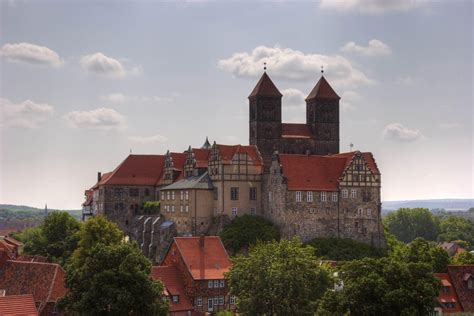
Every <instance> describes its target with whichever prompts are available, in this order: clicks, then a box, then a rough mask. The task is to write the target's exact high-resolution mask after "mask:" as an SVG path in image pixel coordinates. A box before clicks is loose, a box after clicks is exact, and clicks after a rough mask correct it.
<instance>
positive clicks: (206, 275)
mask: <svg viewBox="0 0 474 316" xmlns="http://www.w3.org/2000/svg"><path fill="white" fill-rule="evenodd" d="M201 238H202V240H201ZM200 240H201V241H204V243H203V245H202V244H200ZM173 242H174V243H176V246H177V249H178V251H179V253H180V255H181V257H182V258H183V260H184V263H185V264H186V267H187V269H188V271H189V273H190V274H191V276H192V277H193V279H194V280H215V279H224V273H225V272H228V271H229V269H230V266H231V263H230V259H229V255H228V254H227V251H226V250H225V248H224V245H223V244H222V241H221V239H220V238H219V237H218V236H202V237H175V238H174V240H173Z"/></svg>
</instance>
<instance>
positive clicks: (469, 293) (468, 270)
mask: <svg viewBox="0 0 474 316" xmlns="http://www.w3.org/2000/svg"><path fill="white" fill-rule="evenodd" d="M448 274H449V276H450V278H451V280H452V282H451V283H452V284H453V286H454V288H455V289H456V293H457V295H458V298H459V301H460V302H461V305H462V308H463V310H464V312H474V289H469V288H468V280H467V278H474V264H468V265H460V266H454V265H449V266H448Z"/></svg>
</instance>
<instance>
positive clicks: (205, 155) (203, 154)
mask: <svg viewBox="0 0 474 316" xmlns="http://www.w3.org/2000/svg"><path fill="white" fill-rule="evenodd" d="M192 151H193V154H194V159H196V168H207V166H208V165H209V155H210V154H211V150H210V149H203V148H192Z"/></svg>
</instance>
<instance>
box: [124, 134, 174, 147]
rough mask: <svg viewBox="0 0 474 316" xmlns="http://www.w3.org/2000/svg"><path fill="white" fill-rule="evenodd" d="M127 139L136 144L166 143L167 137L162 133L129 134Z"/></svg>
mask: <svg viewBox="0 0 474 316" xmlns="http://www.w3.org/2000/svg"><path fill="white" fill-rule="evenodd" d="M128 139H129V140H130V141H131V142H134V143H138V144H142V145H145V144H153V143H166V142H167V141H168V138H166V137H165V136H163V135H154V136H130V137H128Z"/></svg>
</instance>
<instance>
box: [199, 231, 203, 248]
mask: <svg viewBox="0 0 474 316" xmlns="http://www.w3.org/2000/svg"><path fill="white" fill-rule="evenodd" d="M199 248H201V249H204V235H203V234H201V236H199Z"/></svg>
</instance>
